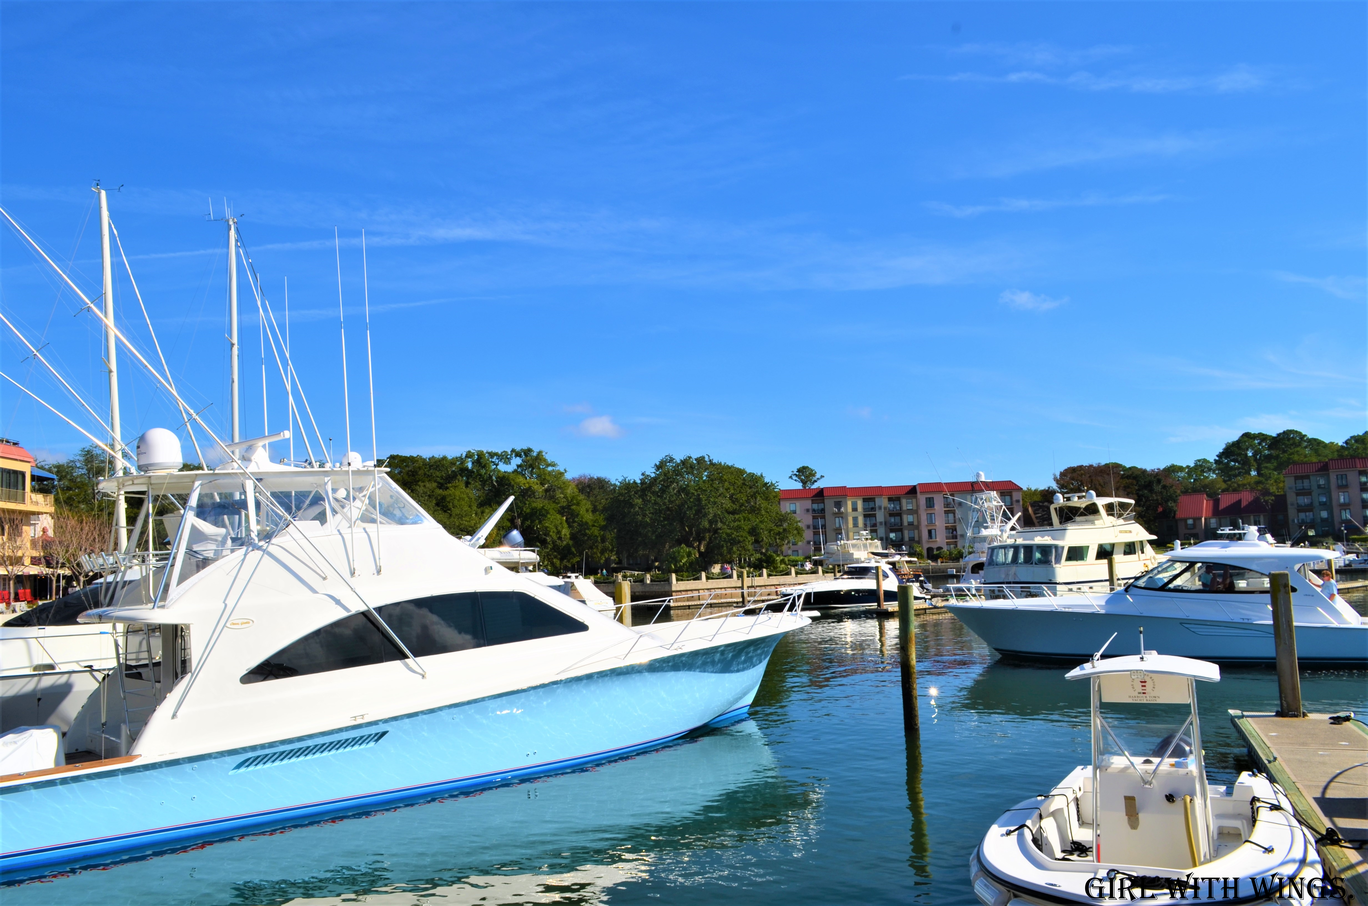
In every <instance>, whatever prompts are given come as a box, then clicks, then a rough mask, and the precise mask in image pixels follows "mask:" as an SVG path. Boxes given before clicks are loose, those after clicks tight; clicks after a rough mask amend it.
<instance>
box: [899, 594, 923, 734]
mask: <svg viewBox="0 0 1368 906" xmlns="http://www.w3.org/2000/svg"><path fill="white" fill-rule="evenodd" d="M912 607H913V599H912V586H910V585H899V586H898V663H899V666H900V667H901V668H902V702H903V732H905V733H906V734H907V735H908V736H919V735H920V734H921V720H920V719H919V717H918V715H917V627H916V624H915V623H914V622H913V620H914V619H915V617H914V616H913V612H912Z"/></svg>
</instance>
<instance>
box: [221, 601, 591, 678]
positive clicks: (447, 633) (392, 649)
mask: <svg viewBox="0 0 1368 906" xmlns="http://www.w3.org/2000/svg"><path fill="white" fill-rule="evenodd" d="M376 613H377V614H379V615H380V617H381V619H383V620H384V621H385V624H386V625H387V626H389V627H390V629H391V630H393V632H394V634H395V635H397V636H398V637H399V638H400V639H401V640H402V641H403V643H404V645H405V646H407V647H408V650H409V651H411V652H413V656H414V657H427V656H429V655H434V654H448V653H450V652H453V651H466V650H468V649H471V648H481V647H483V646H485V645H506V644H509V643H512V642H524V641H527V640H529V639H544V638H548V637H550V636H556V635H565V634H566V633H571V632H584V631H586V630H588V628H589V627H588V626H587V625H586V624H584V623H581V622H580V621H579V620H576V619H575V618H574V617H571V616H569V615H568V614H564V613H561V612H560V611H559V610H557V609H556V608H554V607H552V606H551V605H549V604H545V603H543V602H541V601H538V600H537V599H536V598H534V597H532V596H531V595H529V594H525V593H523V592H520V591H497V592H481V593H476V592H473V591H471V592H464V593H461V594H451V595H433V596H432V597H429V598H416V599H414V600H412V601H399V602H397V603H394V604H386V605H384V606H383V607H378V608H376ZM403 658H404V654H403V652H401V651H400V650H399V647H398V646H397V645H395V644H394V642H393V641H391V640H390V639H389V637H388V636H386V635H385V634H384V633H383V632H382V631H381V630H380V628H379V627H378V626H376V625H375V623H373V622H372V621H371V620H370V619H369V618H368V616H367V615H366V614H365V613H354V614H352V615H351V616H347V617H343V618H342V619H340V620H338V621H336V622H334V623H330V624H328V625H327V626H324V627H323V628H322V629H319V630H316V631H314V632H312V633H310V634H309V635H306V636H305V637H304V638H302V639H300V640H299V641H297V642H293V643H292V644H290V645H287V646H286V647H285V648H282V649H281V650H280V651H278V652H277V653H276V654H274V655H272V656H271V657H269V658H267V659H266V660H264V661H262V662H261V663H260V664H258V665H257V666H255V667H253V668H252V669H251V670H249V671H248V672H247V673H245V674H243V676H242V679H241V681H242V682H244V683H259V682H261V681H263V680H273V679H284V678H286V677H291V676H303V675H305V674H309V673H323V672H326V671H328V670H345V669H346V668H348V667H365V666H367V665H369V664H381V663H384V662H386V661H397V660H403Z"/></svg>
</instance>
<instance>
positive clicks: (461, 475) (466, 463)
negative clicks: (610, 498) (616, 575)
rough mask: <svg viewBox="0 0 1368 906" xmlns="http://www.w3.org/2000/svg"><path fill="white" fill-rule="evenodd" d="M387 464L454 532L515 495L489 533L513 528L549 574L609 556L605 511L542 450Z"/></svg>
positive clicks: (467, 529) (467, 530)
mask: <svg viewBox="0 0 1368 906" xmlns="http://www.w3.org/2000/svg"><path fill="white" fill-rule="evenodd" d="M387 464H388V466H389V468H390V475H391V476H392V477H393V478H394V480H395V481H396V482H397V483H398V484H399V485H400V486H401V487H402V488H404V490H406V491H408V493H409V494H410V495H412V497H413V499H414V500H416V501H417V502H418V504H419V505H420V506H422V507H423V508H424V509H425V510H427V511H428V512H429V513H430V514H432V516H433V518H434V519H436V520H437V521H438V522H439V523H441V525H442V527H443V528H445V529H446V530H447V531H449V532H451V533H452V534H453V535H469V534H471V533H472V532H474V531H475V529H476V528H478V527H479V526H480V524H481V523H482V522H484V520H485V519H487V518H488V517H489V515H490V513H491V512H492V511H493V510H494V509H496V508H497V507H498V506H499V505H500V504H502V503H503V502H504V500H505V499H507V498H508V497H509V496H510V495H512V496H513V498H514V503H513V506H512V507H510V508H509V510H508V512H507V513H505V514H504V516H503V518H501V519H500V520H499V524H498V525H497V526H496V527H495V528H494V530H493V531H492V532H491V538H498V537H500V536H501V535H503V534H504V533H506V532H507V531H508V530H509V529H511V528H516V529H518V531H519V532H521V533H522V535H523V538H524V539H525V541H526V543H527V544H528V546H529V547H535V548H537V549H538V553H539V555H540V556H541V560H542V564H543V565H544V566H545V567H546V568H547V569H548V570H551V571H552V572H565V571H567V570H571V569H575V570H577V569H579V568H580V565H581V563H586V565H587V566H592V567H593V568H597V567H598V566H600V565H602V564H603V562H604V561H605V560H606V558H607V556H608V555H609V554H610V553H611V545H610V544H609V543H607V541H606V539H605V536H604V520H603V516H602V515H601V514H599V513H596V512H595V511H594V509H593V507H592V506H591V505H590V503H589V501H588V500H586V499H585V497H584V495H582V494H581V493H580V491H579V488H578V487H577V486H576V485H575V483H574V482H572V481H571V480H570V479H569V478H566V477H565V472H564V471H563V470H562V469H561V468H560V467H559V466H558V465H557V464H556V463H555V462H553V461H552V460H551V459H550V458H549V457H548V456H547V455H546V453H545V452H543V451H541V450H534V449H532V448H531V447H523V448H518V449H513V450H501V451H492V450H468V451H467V452H465V453H462V454H461V455H460V456H391V457H390V458H389V460H388V461H387ZM586 561H587V562H586Z"/></svg>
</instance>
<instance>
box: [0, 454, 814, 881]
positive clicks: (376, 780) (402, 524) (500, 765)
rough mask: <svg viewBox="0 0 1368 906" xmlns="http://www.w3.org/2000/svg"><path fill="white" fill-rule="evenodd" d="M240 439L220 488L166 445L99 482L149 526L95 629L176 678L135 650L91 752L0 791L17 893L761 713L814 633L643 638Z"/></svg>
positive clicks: (405, 503)
mask: <svg viewBox="0 0 1368 906" xmlns="http://www.w3.org/2000/svg"><path fill="white" fill-rule="evenodd" d="M170 440H171V442H175V438H174V436H173V435H171V436H170ZM234 446H235V457H234V458H233V459H232V460H231V461H229V462H227V463H225V464H224V465H222V466H220V467H219V468H218V469H216V470H211V471H206V470H197V471H176V470H175V469H176V468H177V467H178V466H179V464H180V463H179V451H176V453H175V455H171V454H168V453H167V452H166V451H165V450H164V449H163V450H159V451H157V454H156V455H155V457H154V461H155V463H156V468H157V469H158V471H153V470H152V469H153V468H154V466H153V465H152V464H151V462H149V463H148V464H146V466H147V467H146V470H145V471H143V472H142V473H139V474H131V475H123V476H120V477H116V478H111V479H107V480H106V481H104V482H103V483H102V484H101V490H102V492H103V493H105V494H109V495H115V494H120V495H122V496H123V497H124V498H125V499H127V500H129V501H130V502H132V503H133V504H134V505H140V507H141V509H140V515H139V516H138V518H137V521H136V523H135V525H134V526H133V527H132V529H131V530H130V532H129V536H128V543H127V546H126V547H125V548H123V549H122V550H121V551H119V552H117V556H118V559H119V561H120V562H121V563H123V564H125V569H124V570H123V572H122V573H121V574H116V575H114V576H112V577H111V581H114V582H117V583H121V584H122V587H121V590H120V593H119V595H118V596H117V598H116V599H115V600H114V601H113V602H112V603H111V604H110V605H109V606H106V607H102V608H99V609H96V610H90V611H87V612H85V613H84V614H83V615H82V616H81V618H80V619H81V622H82V623H84V624H86V625H92V626H106V627H110V628H111V629H113V630H114V631H115V632H116V633H118V632H121V631H123V630H125V629H128V630H129V631H134V632H136V633H137V634H140V635H142V636H143V637H145V638H149V639H155V640H156V641H155V644H149V645H148V647H147V649H146V650H147V651H151V652H154V653H155V662H153V663H150V664H147V665H143V666H139V665H137V664H132V663H129V662H128V661H127V660H126V658H127V654H126V652H127V651H128V650H129V649H127V648H123V647H119V648H117V649H116V651H117V652H118V657H119V661H120V662H119V665H118V667H117V668H116V669H114V670H112V671H110V673H109V674H108V675H109V676H110V678H111V679H110V680H107V681H105V682H103V683H101V684H100V685H99V688H98V690H97V692H96V693H95V694H93V695H92V696H90V698H89V699H87V701H86V702H85V704H84V705H83V706H82V713H83V714H84V715H85V717H86V724H85V725H86V726H87V728H88V732H86V734H85V738H83V739H82V738H73V737H77V736H79V735H80V734H79V733H76V732H74V731H75V730H76V727H77V725H78V724H80V721H81V716H80V715H78V717H77V718H76V719H74V720H73V721H72V724H71V725H69V726H59V727H58V730H59V731H60V732H62V733H64V734H66V739H65V746H64V748H65V750H66V751H67V753H68V756H71V755H76V756H77V757H76V758H72V757H67V758H66V759H65V760H66V761H67V763H66V764H64V765H58V764H56V763H48V764H38V763H35V764H32V765H28V766H27V767H26V768H25V769H23V770H17V771H12V772H11V773H9V774H6V775H4V776H0V873H3V874H4V875H5V876H6V877H14V876H17V875H20V874H27V873H32V872H40V871H43V870H45V869H46V868H47V867H51V866H56V865H62V864H70V863H81V862H90V861H102V860H106V859H108V858H109V857H111V856H112V855H114V854H117V853H123V852H128V851H148V850H155V849H158V848H163V847H178V846H182V845H184V843H185V841H188V840H192V839H210V838H215V837H221V836H232V835H236V834H238V833H241V832H243V831H244V830H247V829H250V828H254V827H263V826H274V825H287V824H291V823H297V822H303V821H309V820H313V819H316V818H317V817H318V816H321V815H326V814H333V813H343V812H347V811H352V810H358V809H368V808H373V807H375V806H377V805H381V804H384V803H387V802H394V801H402V800H407V799H413V798H423V797H428V796H432V795H436V794H440V793H442V792H443V791H448V790H450V791H455V790H463V789H473V788H480V787H486V786H491V785H496V784H500V783H503V782H506V781H510V780H514V779H517V778H521V777H528V776H535V775H538V774H545V773H549V772H554V771H559V770H563V769H567V768H572V767H575V766H577V765H581V764H586V763H592V762H594V761H598V760H602V759H606V758H610V757H615V756H617V755H621V754H624V753H628V752H632V751H636V750H639V749H643V748H647V747H652V746H656V745H659V744H660V743H662V742H664V741H667V740H670V739H675V738H677V737H679V736H681V735H683V734H685V733H688V732H690V731H691V730H694V729H696V728H699V727H703V726H707V725H716V724H719V723H726V722H729V721H732V720H735V719H738V718H740V717H741V716H743V715H744V714H745V713H746V711H747V709H748V708H749V706H750V703H751V700H752V699H753V698H754V696H755V693H756V690H757V688H758V687H759V683H760V680H761V677H762V675H763V673H764V670H765V666H766V663H767V662H768V659H769V656H770V653H771V652H772V651H773V649H774V646H775V645H776V644H777V643H778V641H779V639H780V638H781V637H782V636H783V635H784V634H785V633H787V632H790V631H792V630H794V629H797V628H799V627H801V626H803V625H806V623H807V622H808V621H807V619H806V618H805V617H803V616H801V615H800V614H797V613H758V614H752V615H745V616H742V615H739V614H736V613H729V614H722V615H717V616H712V617H707V618H702V619H695V620H692V621H687V622H679V623H671V624H664V625H655V626H650V627H640V628H637V629H633V628H630V627H627V626H624V625H622V624H621V623H618V622H615V621H614V620H612V619H611V618H609V617H608V616H605V615H604V614H601V613H599V612H598V611H597V610H595V609H594V608H593V607H591V606H588V605H586V604H584V603H581V602H577V601H574V600H572V599H571V598H569V597H567V596H566V595H564V594H561V593H560V592H558V591H553V590H551V589H548V588H546V587H544V586H542V585H540V584H538V583H536V582H533V581H531V580H529V579H528V578H526V577H525V576H523V575H520V574H518V573H515V572H510V571H509V570H507V569H505V568H503V567H502V566H500V565H498V564H497V563H494V562H491V561H490V560H489V559H487V558H486V557H484V556H482V555H481V554H480V553H479V552H478V551H477V550H475V549H472V548H471V547H470V546H469V545H467V544H466V543H464V542H462V541H461V540H459V539H456V538H453V537H452V536H451V535H449V534H447V532H446V531H444V530H443V529H442V527H441V526H440V525H439V524H437V523H436V522H435V521H434V520H433V519H432V518H431V517H430V516H428V515H427V514H426V513H425V512H423V510H422V509H421V508H419V507H418V506H417V505H416V504H415V503H414V502H413V501H412V500H411V499H410V498H409V497H408V496H407V495H406V494H405V493H404V492H403V491H402V490H401V489H400V488H399V487H398V486H397V485H396V484H395V483H394V482H393V481H392V480H391V479H390V478H389V477H388V475H387V474H386V473H385V470H383V469H381V468H378V467H375V466H373V465H372V466H362V465H361V464H360V462H359V459H360V458H359V457H356V456H354V455H349V456H348V457H347V461H348V463H349V465H348V466H347V467H342V468H338V467H322V468H316V467H307V468H291V467H287V466H281V465H273V464H271V463H270V462H269V461H268V457H267V456H266V454H265V439H261V440H260V441H259V442H256V443H255V444H253V443H249V442H243V443H242V444H240V445H234ZM168 462H169V463H170V465H169V466H167V465H166V464H167V463H168ZM139 467H140V468H143V467H144V463H143V462H142V445H141V444H140V445H139ZM135 568H137V569H140V570H142V572H141V574H140V575H139V577H138V579H137V581H130V580H129V571H130V570H132V569H135ZM91 758H94V760H88V759H91ZM54 761H55V760H54Z"/></svg>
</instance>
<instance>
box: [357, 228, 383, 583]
mask: <svg viewBox="0 0 1368 906" xmlns="http://www.w3.org/2000/svg"><path fill="white" fill-rule="evenodd" d="M361 286H362V292H363V294H364V298H365V305H366V381H367V383H368V384H369V385H370V418H371V469H372V470H373V474H372V476H371V491H373V492H374V493H375V574H376V575H377V576H378V575H380V573H381V572H382V571H383V569H384V567H383V565H382V563H381V560H380V462H379V460H380V455H379V452H378V450H377V447H376V444H375V369H374V368H373V367H372V366H371V335H370V271H369V270H368V269H367V267H366V231H365V230H364V229H363V230H362V231H361ZM366 498H367V499H366V503H367V505H369V504H370V495H369V494H367V495H366Z"/></svg>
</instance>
